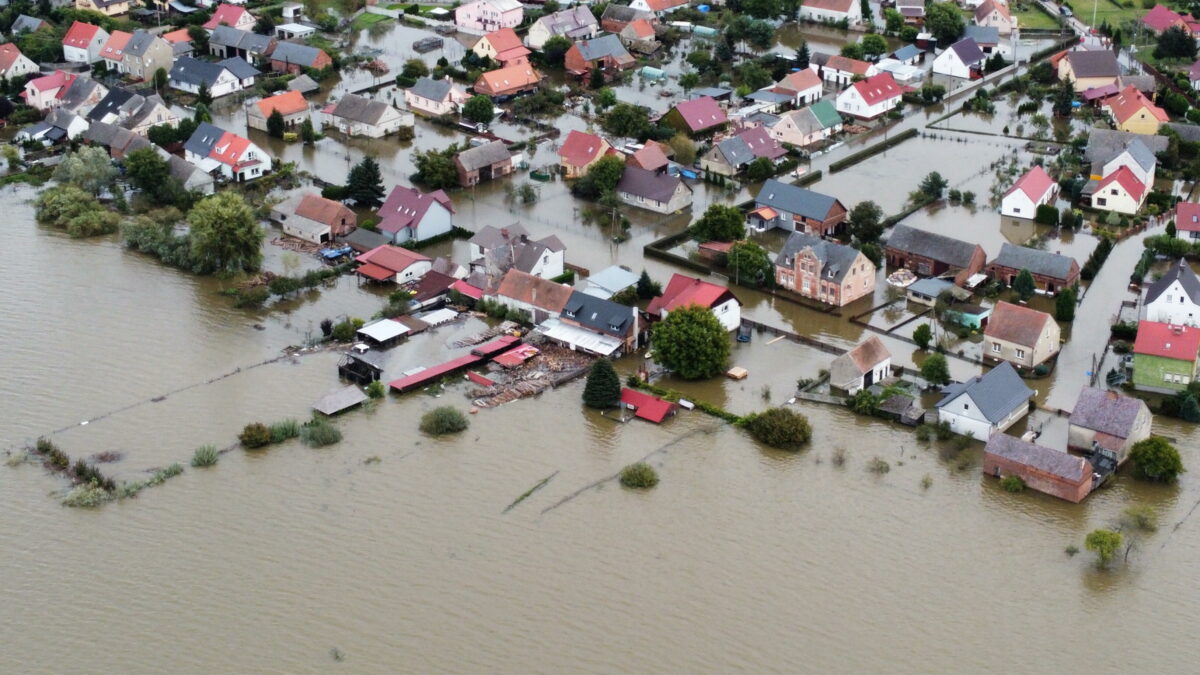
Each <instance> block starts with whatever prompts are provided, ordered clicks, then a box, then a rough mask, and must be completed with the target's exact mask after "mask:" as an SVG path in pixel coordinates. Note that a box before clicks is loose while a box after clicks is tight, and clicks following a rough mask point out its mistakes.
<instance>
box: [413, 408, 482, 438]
mask: <svg viewBox="0 0 1200 675" xmlns="http://www.w3.org/2000/svg"><path fill="white" fill-rule="evenodd" d="M468 426H470V424H469V423H468V422H467V416H466V415H464V414H462V412H460V411H459V410H458V409H457V408H452V407H450V406H448V405H446V406H442V407H440V408H434V409H433V410H430V411H429V412H427V413H425V414H424V415H422V416H421V431H423V432H424V433H427V434H429V435H430V436H441V435H443V434H454V433H458V432H460V431H466V429H467V427H468Z"/></svg>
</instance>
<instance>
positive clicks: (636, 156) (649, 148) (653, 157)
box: [628, 141, 670, 171]
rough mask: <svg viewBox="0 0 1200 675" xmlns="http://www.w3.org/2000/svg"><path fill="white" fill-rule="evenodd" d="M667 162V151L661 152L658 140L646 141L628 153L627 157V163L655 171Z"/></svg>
mask: <svg viewBox="0 0 1200 675" xmlns="http://www.w3.org/2000/svg"><path fill="white" fill-rule="evenodd" d="M669 163H670V162H669V161H668V160H667V153H665V152H663V149H662V146H660V145H659V144H658V141H646V145H645V146H643V147H642V149H641V150H638V151H637V152H635V153H633V154H632V155H630V156H629V159H628V164H630V165H632V166H636V167H639V168H642V169H645V170H647V171H657V170H659V169H661V168H663V167H664V166H666V165H667V164H669Z"/></svg>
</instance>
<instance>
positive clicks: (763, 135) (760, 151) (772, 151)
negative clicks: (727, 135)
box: [735, 127, 787, 160]
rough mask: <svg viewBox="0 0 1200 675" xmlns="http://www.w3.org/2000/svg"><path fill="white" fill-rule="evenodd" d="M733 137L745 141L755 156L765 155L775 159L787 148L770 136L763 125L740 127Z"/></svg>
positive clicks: (783, 153) (784, 152)
mask: <svg viewBox="0 0 1200 675" xmlns="http://www.w3.org/2000/svg"><path fill="white" fill-rule="evenodd" d="M735 138H740V139H742V141H744V142H745V143H746V147H748V148H750V152H751V153H753V155H754V157H755V158H758V157H766V158H767V159H771V160H775V159H779V158H780V157H782V156H784V155H786V154H787V150H785V149H784V147H783V145H782V144H780V142H779V141H777V140H775V139H774V138H772V137H771V134H770V133H769V132H768V131H767V130H766V129H765V128H763V127H751V128H749V129H742V130H741V131H739V132H738V133H737V135H736V136H735Z"/></svg>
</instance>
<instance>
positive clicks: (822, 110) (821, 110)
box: [807, 99, 842, 129]
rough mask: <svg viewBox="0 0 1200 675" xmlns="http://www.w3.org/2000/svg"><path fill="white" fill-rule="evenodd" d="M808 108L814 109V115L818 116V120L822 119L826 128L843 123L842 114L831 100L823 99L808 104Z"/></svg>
mask: <svg viewBox="0 0 1200 675" xmlns="http://www.w3.org/2000/svg"><path fill="white" fill-rule="evenodd" d="M807 109H808V110H811V111H812V113H813V115H815V116H816V117H817V120H818V121H820V122H821V124H822V125H823V126H824V127H825V128H826V129H829V128H832V127H836V126H838V125H840V124H841V123H842V115H841V113H839V112H838V111H837V107H835V106H834V105H833V102H831V101H826V100H824V99H822V100H820V101H817V102H816V103H814V104H812V105H810V106H808V108H807Z"/></svg>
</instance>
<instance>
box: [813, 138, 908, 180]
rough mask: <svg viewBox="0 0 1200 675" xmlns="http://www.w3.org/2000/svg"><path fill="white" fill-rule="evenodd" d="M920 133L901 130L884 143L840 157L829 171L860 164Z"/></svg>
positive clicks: (835, 171) (831, 165)
mask: <svg viewBox="0 0 1200 675" xmlns="http://www.w3.org/2000/svg"><path fill="white" fill-rule="evenodd" d="M918 133H920V132H918V131H917V130H916V129H909V130H907V131H904V132H901V133H899V134H897V135H895V136H893V137H891V138H889V139H887V140H886V141H884V142H882V143H876V144H875V145H872V146H871V147H869V148H866V149H863V150H859V151H858V152H856V153H854V154H852V155H848V156H846V157H843V158H842V159H839V160H838V161H836V162H834V163H833V164H830V165H829V172H830V173H837V172H838V171H841V170H842V169H847V168H850V167H852V166H854V165H855V164H858V163H859V162H861V161H863V160H864V159H867V158H869V157H873V156H875V155H878V154H879V153H881V152H883V151H885V150H889V149H891V148H894V147H896V146H897V145H900V144H901V143H903V142H904V141H907V140H908V139H910V138H913V137H914V136H916V135H917V134H918Z"/></svg>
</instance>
